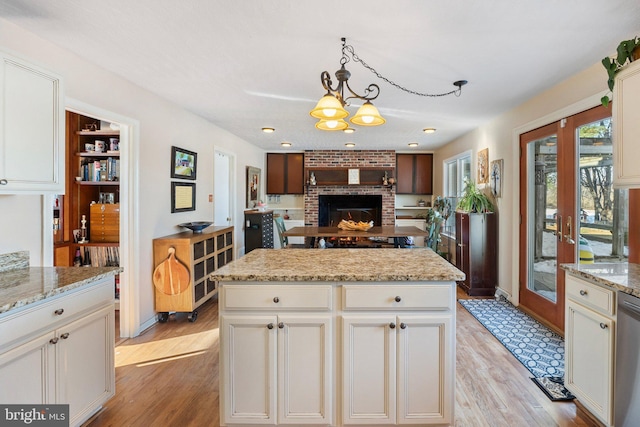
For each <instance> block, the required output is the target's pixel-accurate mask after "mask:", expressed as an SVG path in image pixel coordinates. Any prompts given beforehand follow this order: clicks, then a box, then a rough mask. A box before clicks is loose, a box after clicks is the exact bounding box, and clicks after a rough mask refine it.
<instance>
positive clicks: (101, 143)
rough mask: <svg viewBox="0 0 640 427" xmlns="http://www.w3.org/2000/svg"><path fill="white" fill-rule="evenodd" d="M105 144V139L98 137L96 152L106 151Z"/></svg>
mask: <svg viewBox="0 0 640 427" xmlns="http://www.w3.org/2000/svg"><path fill="white" fill-rule="evenodd" d="M104 146H105V144H104V141H100V140H97V139H96V140H95V150H96V153H102V152H104V151H105V150H104Z"/></svg>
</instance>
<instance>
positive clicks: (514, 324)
mask: <svg viewBox="0 0 640 427" xmlns="http://www.w3.org/2000/svg"><path fill="white" fill-rule="evenodd" d="M458 302H459V303H460V304H461V305H462V306H463V307H464V308H465V309H467V311H469V313H471V315H472V316H473V317H475V318H476V319H477V320H478V321H479V322H480V323H481V324H482V325H483V326H484V327H485V328H487V330H488V331H489V332H491V334H492V335H493V336H495V337H496V338H497V339H498V341H500V342H501V343H502V345H504V346H505V347H506V348H507V350H509V351H510V352H511V353H512V354H513V355H514V356H515V357H516V359H518V360H519V361H520V363H522V364H523V365H524V366H525V367H526V368H527V369H528V370H529V372H531V373H532V374H533V376H534V378H532V379H533V380H534V382H535V383H536V384H537V385H538V386H539V387H540V388H541V389H542V390H543V391H544V392H545V394H547V396H548V397H549V398H550V399H551V400H571V399H573V398H574V396H573V395H571V393H570V392H569V391H568V390H567V389H565V388H564V385H563V384H562V378H563V377H564V340H563V339H562V337H561V336H559V335H558V334H556V333H555V332H553V331H551V330H550V329H548V328H547V327H546V326H544V325H542V324H541V323H540V322H538V321H536V320H535V319H533V318H532V317H530V316H528V315H527V314H525V313H523V312H521V311H520V310H518V309H517V308H516V307H514V306H513V305H512V304H511V303H510V302H509V301H507V299H506V298H504V297H502V296H501V297H498V298H496V299H470V300H463V299H461V300H458Z"/></svg>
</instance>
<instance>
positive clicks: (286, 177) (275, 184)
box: [267, 153, 304, 194]
mask: <svg viewBox="0 0 640 427" xmlns="http://www.w3.org/2000/svg"><path fill="white" fill-rule="evenodd" d="M267 194H304V154H303V153H267Z"/></svg>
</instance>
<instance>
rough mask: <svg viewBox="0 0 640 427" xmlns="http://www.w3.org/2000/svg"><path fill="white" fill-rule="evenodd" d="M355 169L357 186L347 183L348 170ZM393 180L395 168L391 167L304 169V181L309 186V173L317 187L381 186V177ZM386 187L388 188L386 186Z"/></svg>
mask: <svg viewBox="0 0 640 427" xmlns="http://www.w3.org/2000/svg"><path fill="white" fill-rule="evenodd" d="M353 169H357V170H358V171H359V175H360V179H359V183H358V184H350V183H349V170H353ZM385 172H386V173H387V178H394V179H395V168H392V167H309V168H305V177H306V178H305V179H306V182H307V184H308V185H312V184H310V178H311V173H313V174H314V176H315V181H316V184H315V185H317V186H319V185H349V186H351V185H374V186H376V185H380V186H382V185H383V177H384V176H385ZM386 187H390V186H389V185H388V184H387V185H386Z"/></svg>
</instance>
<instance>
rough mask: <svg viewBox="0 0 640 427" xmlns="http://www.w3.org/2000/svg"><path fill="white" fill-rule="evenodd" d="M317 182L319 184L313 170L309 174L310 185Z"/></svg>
mask: <svg viewBox="0 0 640 427" xmlns="http://www.w3.org/2000/svg"><path fill="white" fill-rule="evenodd" d="M316 184H317V182H316V175H315V174H314V173H313V172H311V173H310V174H309V185H316Z"/></svg>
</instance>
